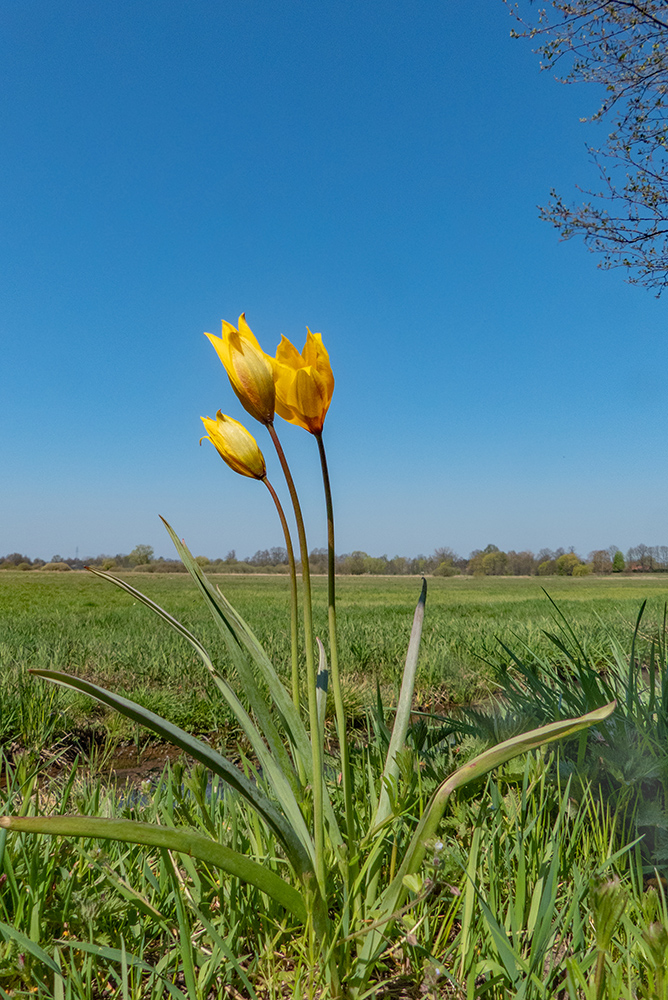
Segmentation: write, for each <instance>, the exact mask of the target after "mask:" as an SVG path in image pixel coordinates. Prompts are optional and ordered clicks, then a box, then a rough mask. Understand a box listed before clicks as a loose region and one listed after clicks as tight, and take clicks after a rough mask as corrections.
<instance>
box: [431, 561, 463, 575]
mask: <svg viewBox="0 0 668 1000" xmlns="http://www.w3.org/2000/svg"><path fill="white" fill-rule="evenodd" d="M459 572H460V571H459V570H458V569H457V567H456V566H453V565H452V563H451V562H442V563H439V564H438V566H437V567H436V569H435V570H434V571H433V573H432V575H433V576H459Z"/></svg>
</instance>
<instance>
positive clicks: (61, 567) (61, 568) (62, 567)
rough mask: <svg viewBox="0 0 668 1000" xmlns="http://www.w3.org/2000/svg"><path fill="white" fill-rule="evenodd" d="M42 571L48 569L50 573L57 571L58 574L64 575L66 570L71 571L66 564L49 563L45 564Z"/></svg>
mask: <svg viewBox="0 0 668 1000" xmlns="http://www.w3.org/2000/svg"><path fill="white" fill-rule="evenodd" d="M42 569H47V570H49V571H56V572H58V573H64V572H65V571H66V570H67V571H68V572H69V570H70V569H71V567H70V566H68V565H67V563H66V562H48V563H44V565H43V566H42Z"/></svg>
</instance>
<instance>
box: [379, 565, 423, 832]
mask: <svg viewBox="0 0 668 1000" xmlns="http://www.w3.org/2000/svg"><path fill="white" fill-rule="evenodd" d="M426 600H427V581H426V580H425V579H423V580H422V590H421V592H420V598H419V600H418V603H417V607H416V609H415V615H414V616H413V628H412V629H411V637H410V641H409V643H408V652H407V653H406V665H405V667H404V674H403V678H402V681H401V691H400V692H399V701H398V703H397V710H396V713H395V716H394V725H393V727H392V736H391V737H390V745H389V747H388V751H387V757H386V759H385V768H384V770H383V776H382V779H381V783H380V786H381V791H380V798H379V799H378V806H377V808H376V812H375V815H374V817H373V819H372V821H371V824H370V829H373V828H374V827H376V826H378V825H379V824H380V823H382V822H383V820H385V819H386V818H387V817H388V816H389V814H390V811H391V810H390V799H389V796H388V794H387V790H386V786H387V782H388V781H389V780H391V779H392V778H397V777H398V775H399V765H398V764H397V754H398V753H399V751H401V750H402V749H403V747H404V743H405V741H406V733H407V732H408V725H409V722H410V717H411V707H412V704H413V691H414V690H415V674H416V672H417V662H418V654H419V652H420V639H421V637H422V624H423V622H424V608H425V602H426Z"/></svg>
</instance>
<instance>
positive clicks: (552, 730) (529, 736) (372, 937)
mask: <svg viewBox="0 0 668 1000" xmlns="http://www.w3.org/2000/svg"><path fill="white" fill-rule="evenodd" d="M614 708H615V703H614V702H612V703H611V704H609V705H604V706H603V707H602V708H597V709H596V710H595V711H593V712H589V713H588V714H587V715H583V716H581V717H580V718H577V719H562V720H560V721H559V722H553V723H550V725H548V726H541V727H540V728H539V729H533V730H531V731H530V732H528V733H521V734H520V735H519V736H514V737H513V738H512V739H510V740H506V741H505V742H503V743H499V744H498V746H495V747H492V748H491V749H490V750H486V751H485V752H484V753H482V754H480V755H479V756H478V757H476V758H475V759H474V760H472V761H470V762H469V763H468V764H465V765H464V766H463V767H461V768H459V769H458V770H457V771H455V772H454V774H451V775H450V776H449V777H448V778H446V780H445V781H444V782H443V783H442V784H441V785H440V786H439V788H438V789H437V790H436V792H435V793H434V795H433V796H432V798H431V801H430V803H429V805H428V806H427V808H426V809H425V811H424V813H423V815H422V818H421V820H420V822H419V823H418V825H417V828H416V830H415V832H414V834H413V837H412V838H411V841H410V844H409V845H408V848H407V850H406V853H405V855H404V859H403V861H402V863H401V865H400V867H399V870H398V871H397V874H396V875H395V877H394V879H393V881H392V882H391V883H390V885H389V886H388V887H387V888H386V889H385V892H384V893H383V894H382V896H381V897H380V899H379V901H378V905H377V907H376V910H375V912H374V916H376V917H377V919H379V920H390V919H392V915H393V914H394V913H396V911H397V910H398V909H399V908H400V906H401V904H402V901H403V899H404V897H405V894H406V887H405V885H404V878H405V876H406V875H412V874H414V873H415V872H417V871H419V869H420V866H421V865H422V862H423V860H424V856H425V853H426V849H427V844H428V843H429V842H430V841H431V839H432V838H433V837H435V835H436V832H437V830H438V824H439V823H440V821H441V819H442V817H443V813H444V812H445V807H446V805H447V801H448V798H449V796H450V795H451V794H452V792H453V791H455V789H457V788H460V787H461V786H462V785H465V784H467V783H468V782H470V781H475V780H476V779H477V778H480V777H482V776H483V775H485V774H487V772H488V771H491V770H492V768H494V767H498V766H499V765H501V764H505V763H506V762H507V761H509V760H512V758H513V757H517V756H518V755H519V754H521V753H525V752H526V751H528V750H535V749H537V748H538V747H540V746H543V745H544V744H546V743H552V742H553V741H554V740H559V739H563V738H564V737H566V736H571V735H573V734H574V733H577V732H579V731H580V730H581V729H585V728H586V727H588V726H592V725H595V724H596V723H597V722H602V721H604V720H605V719H607V718H608V717H609V716H610V715H611V714H612V712H613V711H614ZM382 947H383V939H382V938H381V937H380V936H379V935H378V934H376V933H372V934H369V935H368V936H367V938H366V939H365V942H364V946H363V949H362V954H361V955H360V959H359V973H358V975H359V980H360V982H361V983H364V982H366V981H367V979H368V976H369V975H370V971H371V968H372V965H373V961H374V960H375V956H376V955H377V954H378V952H379V950H380V949H382Z"/></svg>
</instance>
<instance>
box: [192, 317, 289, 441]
mask: <svg viewBox="0 0 668 1000" xmlns="http://www.w3.org/2000/svg"><path fill="white" fill-rule="evenodd" d="M205 336H206V337H208V338H209V340H210V341H211V343H212V344H213V346H214V347H215V349H216V353H217V355H218V357H219V358H220V360H221V361H222V362H223V365H224V366H225V371H226V372H227V374H228V377H229V380H230V383H231V384H232V388H233V389H234V391H235V393H236V394H237V396H238V397H239V400H240V401H241V405H242V406H243V407H244V409H245V410H247V411H248V413H250V415H251V416H252V417H255V419H256V420H259V421H260V422H261V423H263V424H270V423H271V422H272V420H273V419H274V400H275V389H274V377H273V371H272V364H271V361H270V359H269V358H268V357H267V356H266V354H265V353H264V351H263V350H262V348H261V347H260V345H259V344H258V342H257V340H256V339H255V336H254V334H253V332H252V330H251V328H250V327H249V326H248V323H247V322H246V315H245V313H242V314H241V316H240V317H239V329H238V330H237V329H236V328H235V327H233V326H232V324H231V323H227V322H226V321H225V320H223V334H222V337H214V335H213V334H212V333H207V334H205Z"/></svg>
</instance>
